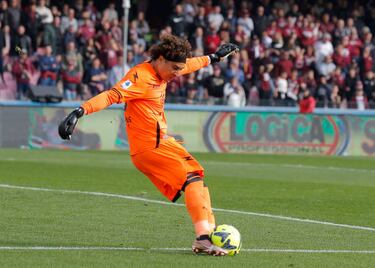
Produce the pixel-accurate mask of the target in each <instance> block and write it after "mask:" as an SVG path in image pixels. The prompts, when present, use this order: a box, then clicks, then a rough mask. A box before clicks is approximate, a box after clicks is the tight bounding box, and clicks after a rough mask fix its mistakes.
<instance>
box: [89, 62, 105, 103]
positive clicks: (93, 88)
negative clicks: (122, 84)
mask: <svg viewBox="0 0 375 268" xmlns="http://www.w3.org/2000/svg"><path fill="white" fill-rule="evenodd" d="M106 80H107V75H106V73H105V70H104V68H103V67H102V63H101V62H100V59H99V58H95V59H94V60H93V62H92V66H91V67H90V68H89V70H88V81H89V83H88V84H89V90H90V93H91V95H92V96H95V95H97V94H99V93H100V92H102V91H103V90H105V82H106Z"/></svg>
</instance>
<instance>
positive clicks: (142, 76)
mask: <svg viewBox="0 0 375 268" xmlns="http://www.w3.org/2000/svg"><path fill="white" fill-rule="evenodd" d="M148 88H149V83H148V82H147V73H146V72H144V71H142V69H141V68H133V69H131V70H130V71H129V72H128V73H127V74H126V76H125V77H124V78H123V79H121V80H120V81H119V82H118V83H116V84H115V85H114V86H113V87H112V88H111V89H112V90H113V91H115V92H117V93H118V94H119V96H120V101H121V102H127V101H130V100H134V99H140V98H143V97H144V95H145V94H146V90H147V89H148Z"/></svg>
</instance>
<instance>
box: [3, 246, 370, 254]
mask: <svg viewBox="0 0 375 268" xmlns="http://www.w3.org/2000/svg"><path fill="white" fill-rule="evenodd" d="M19 250H22V251H160V252H162V251H170V252H173V251H191V249H190V248H137V247H128V248H127V247H43V246H25V247H22V246H14V247H13V246H0V251H19ZM241 252H252V253H308V254H311V253H344V254H375V250H344V249H337V250H336V249H267V248H249V249H241Z"/></svg>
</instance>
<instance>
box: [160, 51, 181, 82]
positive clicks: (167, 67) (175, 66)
mask: <svg viewBox="0 0 375 268" xmlns="http://www.w3.org/2000/svg"><path fill="white" fill-rule="evenodd" d="M185 65H186V63H182V62H175V61H169V60H166V59H165V58H164V57H163V56H160V57H159V58H158V59H157V60H156V61H155V65H154V66H155V70H156V72H157V73H158V75H159V76H160V77H161V78H162V79H163V80H164V81H167V82H168V81H171V80H172V79H173V78H175V77H176V76H178V75H179V73H180V71H181V70H182V69H184V68H185Z"/></svg>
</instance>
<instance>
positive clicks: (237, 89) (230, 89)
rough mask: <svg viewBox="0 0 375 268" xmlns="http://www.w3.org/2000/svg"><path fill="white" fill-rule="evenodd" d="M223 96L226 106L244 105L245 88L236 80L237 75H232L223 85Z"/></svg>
mask: <svg viewBox="0 0 375 268" xmlns="http://www.w3.org/2000/svg"><path fill="white" fill-rule="evenodd" d="M224 97H225V99H226V100H227V105H228V106H231V107H243V106H245V105H246V94H245V90H244V88H243V87H242V86H241V84H240V83H239V82H238V79H237V77H235V76H234V77H233V78H232V79H231V80H230V82H228V83H226V84H225V85H224Z"/></svg>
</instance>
